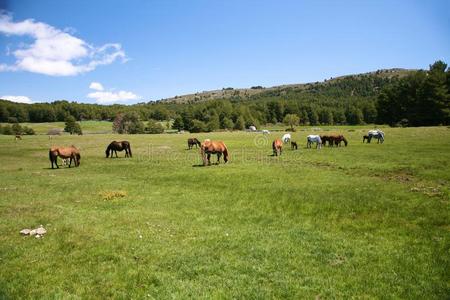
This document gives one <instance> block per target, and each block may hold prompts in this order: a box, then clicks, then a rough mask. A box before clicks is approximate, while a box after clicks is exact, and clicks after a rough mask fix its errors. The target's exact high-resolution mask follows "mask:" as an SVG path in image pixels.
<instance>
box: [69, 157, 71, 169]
mask: <svg viewBox="0 0 450 300" xmlns="http://www.w3.org/2000/svg"><path fill="white" fill-rule="evenodd" d="M71 165H72V156H70V160H69V168H70V166H71Z"/></svg>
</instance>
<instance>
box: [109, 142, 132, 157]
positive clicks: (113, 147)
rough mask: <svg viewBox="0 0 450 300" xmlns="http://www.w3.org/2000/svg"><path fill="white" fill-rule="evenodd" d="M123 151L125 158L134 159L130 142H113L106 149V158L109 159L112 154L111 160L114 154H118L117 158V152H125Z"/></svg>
mask: <svg viewBox="0 0 450 300" xmlns="http://www.w3.org/2000/svg"><path fill="white" fill-rule="evenodd" d="M123 150H125V157H133V156H132V154H131V146H130V142H128V141H121V142H117V141H113V142H111V144H109V145H108V147H107V148H106V151H105V153H106V158H108V157H109V155H110V154H111V158H112V157H113V154H114V153H116V157H118V156H117V151H123Z"/></svg>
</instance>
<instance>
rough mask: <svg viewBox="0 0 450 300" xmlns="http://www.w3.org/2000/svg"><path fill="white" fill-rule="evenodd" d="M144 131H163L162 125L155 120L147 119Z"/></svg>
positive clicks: (156, 132)
mask: <svg viewBox="0 0 450 300" xmlns="http://www.w3.org/2000/svg"><path fill="white" fill-rule="evenodd" d="M145 132H146V133H152V134H158V133H164V127H163V126H162V125H161V123H158V122H156V121H155V120H149V121H148V124H147V127H146V128H145Z"/></svg>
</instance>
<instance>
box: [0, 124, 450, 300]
mask: <svg viewBox="0 0 450 300" xmlns="http://www.w3.org/2000/svg"><path fill="white" fill-rule="evenodd" d="M82 123H84V122H82ZM82 125H83V124H82ZM92 126H93V127H92V130H91V131H92V132H93V131H99V129H98V128H99V127H98V124H97V125H95V124H93V125H92ZM102 126H103V125H102ZM100 127H101V126H100ZM102 128H103V127H102ZM110 129H111V123H106V122H105V126H104V130H110ZM301 129H302V128H300V129H299V131H297V132H295V133H293V134H292V136H293V140H294V141H297V142H298V143H299V145H300V147H299V150H295V151H293V150H291V149H290V147H289V145H285V149H284V151H283V154H282V155H281V156H280V157H273V156H272V149H271V142H272V140H273V139H274V138H276V137H281V135H282V134H283V132H272V133H271V134H270V135H268V136H263V135H262V134H260V133H249V132H222V133H202V134H161V135H112V134H89V133H90V130H87V129H86V128H83V130H84V131H85V133H86V134H84V135H83V136H69V135H63V136H55V137H53V139H52V140H50V139H49V138H48V136H46V135H37V136H24V137H23V140H19V141H14V137H13V136H4V135H0V232H1V233H2V234H1V235H0V298H2V299H3V298H4V299H9V298H21V299H23V298H33V299H36V298H70V297H74V298H78V297H80V298H110V297H113V298H194V299H198V298H211V297H212V298H244V299H248V298H252V299H254V298H297V299H298V298H306V299H313V298H315V297H317V296H319V297H320V298H323V299H329V298H352V297H353V298H406V299H444V298H447V297H448V295H449V294H450V283H449V273H448V270H449V269H450V263H449V259H450V255H449V246H450V223H449V215H450V214H449V196H450V189H449V183H450V172H449V170H450V168H449V163H450V129H448V128H447V127H429V128H384V129H383V130H384V132H385V133H386V140H385V142H384V144H377V143H376V141H375V142H374V141H372V143H371V144H363V143H362V136H363V134H365V133H366V132H367V130H368V129H369V128H368V127H342V128H340V127H330V128H327V130H328V131H326V133H342V134H344V135H345V136H346V137H347V139H348V140H349V145H348V147H340V148H329V147H324V148H323V149H321V150H316V149H314V148H313V149H306V148H305V145H306V135H307V134H311V133H315V134H321V133H325V131H312V129H311V128H307V129H305V130H301ZM323 129H325V128H322V130H323ZM46 131H47V127H45V126H44V125H42V127H41V129H40V133H46ZM100 131H101V130H100ZM188 137H197V138H199V139H200V140H203V139H205V138H211V139H220V140H223V141H224V142H225V143H226V144H227V146H228V148H229V150H230V161H229V163H228V164H223V163H221V164H220V165H212V166H209V167H203V166H201V159H200V155H199V151H198V149H195V148H194V149H193V150H187V143H186V140H187V138H188ZM112 140H128V141H130V143H131V147H132V151H133V158H130V159H129V158H124V153H123V152H121V153H120V152H119V158H113V159H110V158H108V159H107V158H105V148H106V146H107V145H108V144H109V142H111V141H112ZM72 144H73V145H75V146H77V147H78V148H79V149H81V165H80V167H78V168H73V167H72V168H68V167H61V168H60V169H55V170H52V169H50V161H49V159H48V148H49V147H50V146H51V145H72ZM215 160H216V159H215V157H214V156H213V158H212V161H214V162H215ZM39 225H43V226H44V227H45V228H46V229H47V231H48V232H47V234H46V235H45V236H44V237H43V238H40V239H37V238H34V237H28V236H21V235H20V234H19V231H20V230H21V229H23V228H35V227H37V226H39Z"/></svg>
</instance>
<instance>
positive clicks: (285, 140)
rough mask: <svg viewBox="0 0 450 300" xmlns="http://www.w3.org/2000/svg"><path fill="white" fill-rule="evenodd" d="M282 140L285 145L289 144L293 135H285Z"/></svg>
mask: <svg viewBox="0 0 450 300" xmlns="http://www.w3.org/2000/svg"><path fill="white" fill-rule="evenodd" d="M281 140H282V141H283V143H288V142H290V141H291V135H290V134H289V133H286V134H285V135H283V137H282V138H281Z"/></svg>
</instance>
